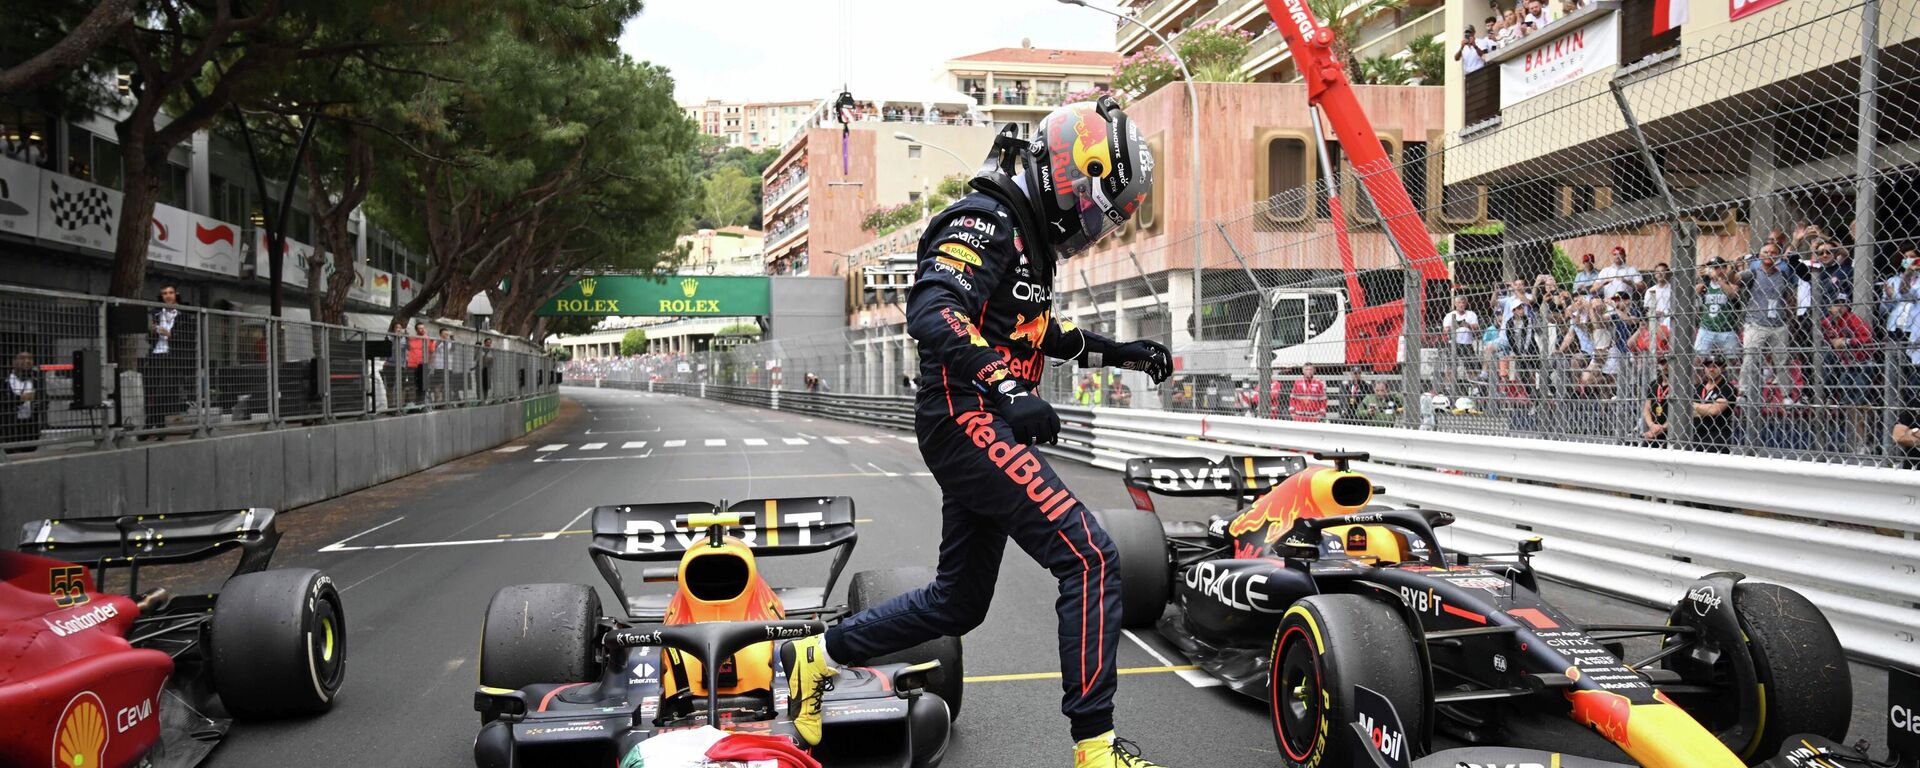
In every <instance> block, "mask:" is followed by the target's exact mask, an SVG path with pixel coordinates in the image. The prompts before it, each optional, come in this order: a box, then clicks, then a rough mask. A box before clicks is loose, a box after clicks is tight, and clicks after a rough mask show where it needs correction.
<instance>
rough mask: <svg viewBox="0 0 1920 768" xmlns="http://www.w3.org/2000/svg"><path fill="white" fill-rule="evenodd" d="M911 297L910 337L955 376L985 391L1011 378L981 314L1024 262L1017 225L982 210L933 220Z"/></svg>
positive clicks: (909, 312)
mask: <svg viewBox="0 0 1920 768" xmlns="http://www.w3.org/2000/svg"><path fill="white" fill-rule="evenodd" d="M934 225H935V226H934V230H933V231H934V232H936V233H938V234H936V235H935V236H934V237H932V238H930V239H928V240H927V248H926V250H925V251H923V252H921V254H920V265H919V268H918V269H917V270H916V272H915V274H914V280H913V288H912V290H911V291H910V292H909V293H908V294H907V332H908V333H909V334H910V335H912V336H913V338H914V340H915V341H918V342H920V343H921V344H923V345H925V348H926V349H928V350H930V351H931V352H932V353H933V357H934V359H935V360H937V361H939V363H940V364H941V365H942V366H943V367H945V368H946V369H947V373H948V375H949V376H951V377H955V378H959V379H966V380H972V381H974V382H976V383H978V384H980V385H981V387H982V388H983V389H986V388H987V385H989V384H991V383H992V382H995V381H998V380H1000V379H1002V378H1005V377H1006V373H1007V364H1006V362H1005V361H1004V360H1002V359H1001V357H1000V353H999V351H997V350H995V349H993V348H992V347H990V346H987V342H986V339H984V338H982V337H981V335H980V330H979V324H980V323H981V322H983V321H982V320H981V318H980V310H981V309H982V308H983V307H985V306H986V303H987V299H988V298H989V297H991V296H992V295H993V291H994V289H996V288H998V287H999V285H1000V280H1001V279H1002V276H1003V275H1004V274H1005V272H1006V270H1007V269H1008V265H1009V264H1011V263H1012V262H1013V261H1014V260H1016V259H1018V258H1019V254H1018V252H1017V251H1015V250H1014V248H1013V236H1012V228H1013V227H1012V224H1011V223H1010V222H1009V221H1007V220H1006V219H1004V218H998V217H995V216H994V215H993V214H990V213H983V212H979V211H961V212H952V211H950V212H948V213H945V214H942V215H941V217H940V218H938V219H935V221H934Z"/></svg>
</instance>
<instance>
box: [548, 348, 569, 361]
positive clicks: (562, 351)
mask: <svg viewBox="0 0 1920 768" xmlns="http://www.w3.org/2000/svg"><path fill="white" fill-rule="evenodd" d="M547 357H550V358H553V361H554V362H556V363H564V362H567V361H568V360H572V359H573V353H572V352H569V351H567V348H566V347H548V348H547Z"/></svg>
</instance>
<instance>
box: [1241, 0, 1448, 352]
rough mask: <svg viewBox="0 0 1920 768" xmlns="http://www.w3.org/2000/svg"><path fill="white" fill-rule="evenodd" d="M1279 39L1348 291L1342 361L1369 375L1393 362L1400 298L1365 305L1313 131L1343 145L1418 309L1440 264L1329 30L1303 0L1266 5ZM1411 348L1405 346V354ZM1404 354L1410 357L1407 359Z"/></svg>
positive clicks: (1324, 155)
mask: <svg viewBox="0 0 1920 768" xmlns="http://www.w3.org/2000/svg"><path fill="white" fill-rule="evenodd" d="M1266 3H1267V12H1268V13H1269V14H1271V15H1272V16H1273V21H1274V24H1275V25H1277V26H1278V27H1279V28H1280V34H1282V35H1285V36H1286V38H1287V49H1288V50H1290V51H1291V52H1292V53H1293V61H1294V66H1295V67H1297V68H1298V69H1299V70H1300V75H1301V77H1302V78H1304V79H1305V80H1306V82H1307V106H1308V107H1309V108H1310V109H1311V112H1312V120H1313V137H1314V141H1315V143H1316V144H1317V145H1318V148H1319V152H1320V166H1321V168H1323V169H1326V170H1325V171H1323V174H1322V175H1323V176H1324V177H1325V178H1327V179H1329V182H1328V187H1327V207H1328V209H1329V213H1330V214H1331V218H1332V220H1333V227H1334V241H1335V243H1336V245H1337V247H1338V248H1339V251H1340V266H1341V268H1342V269H1343V270H1344V271H1345V274H1346V279H1347V294H1348V296H1349V297H1350V299H1351V300H1352V302H1353V311H1352V313H1351V314H1349V315H1348V317H1347V361H1348V362H1349V363H1352V364H1364V365H1372V366H1373V367H1374V368H1375V369H1376V370H1387V369H1390V368H1392V367H1393V364H1394V362H1395V360H1396V358H1397V357H1398V354H1397V350H1398V344H1399V337H1400V335H1401V332H1402V331H1403V330H1404V319H1405V299H1402V300H1401V301H1393V302H1388V303H1386V304H1381V305H1378V306H1368V305H1367V296H1366V292H1365V291H1364V290H1363V289H1362V288H1361V287H1360V276H1359V274H1358V273H1356V272H1355V271H1354V268H1353V247H1352V245H1350V244H1349V243H1348V241H1347V225H1346V221H1345V220H1344V217H1343V216H1342V215H1341V208H1340V198H1339V186H1340V185H1339V183H1338V179H1337V178H1336V177H1335V175H1334V170H1335V169H1333V168H1332V167H1331V163H1330V162H1329V156H1328V152H1327V143H1326V138H1325V137H1323V136H1322V135H1321V133H1320V121H1321V118H1322V116H1323V115H1324V116H1325V119H1326V122H1327V123H1328V124H1329V125H1331V126H1333V133H1334V137H1335V138H1337V139H1338V140H1339V141H1340V145H1341V146H1342V147H1345V148H1346V155H1347V158H1348V162H1350V163H1352V165H1353V169H1354V172H1355V174H1356V175H1357V176H1359V178H1360V184H1361V187H1362V188H1363V190H1364V191H1365V193H1366V195H1367V197H1368V198H1370V199H1371V200H1372V201H1373V209H1374V210H1375V211H1377V212H1378V213H1379V215H1380V219H1381V220H1382V221H1383V222H1385V224H1386V232H1387V238H1388V240H1389V241H1391V242H1392V243H1393V248H1394V250H1395V251H1396V252H1398V253H1399V254H1400V258H1401V261H1402V263H1404V264H1405V265H1406V266H1407V267H1409V268H1411V269H1414V270H1416V271H1418V272H1419V273H1420V276H1421V278H1422V279H1421V286H1420V289H1419V290H1418V291H1417V292H1416V293H1415V294H1414V296H1412V297H1411V298H1413V299H1414V300H1416V301H1421V302H1422V304H1421V305H1422V306H1424V301H1423V299H1424V296H1425V291H1426V283H1428V282H1432V281H1444V280H1447V279H1448V278H1447V266H1446V264H1445V263H1444V262H1442V261H1441V260H1440V254H1439V253H1438V252H1436V251H1435V250H1434V249H1433V242H1432V241H1430V240H1428V239H1427V238H1428V235H1427V227H1426V225H1425V223H1423V222H1422V221H1421V220H1420V214H1419V212H1417V211H1415V210H1414V209H1413V201H1412V200H1410V199H1408V198H1407V190H1406V186H1405V185H1404V184H1403V183H1402V182H1401V180H1400V174H1399V172H1398V171H1395V170H1394V168H1393V160H1392V158H1390V157H1388V156H1387V152H1386V150H1385V149H1383V148H1382V147H1381V146H1380V139H1379V136H1378V135H1377V134H1375V133H1374V131H1373V122H1372V121H1370V120H1368V119H1367V113H1366V110H1364V109H1362V108H1361V107H1360V100H1359V98H1357V97H1356V96H1355V95H1354V93H1353V83H1352V82H1350V81H1349V80H1347V69H1346V65H1345V62H1342V61H1340V59H1339V57H1338V56H1335V55H1334V52H1333V46H1332V43H1333V33H1332V32H1330V31H1328V30H1327V29H1326V28H1325V27H1322V26H1320V21H1319V20H1318V19H1315V18H1314V16H1313V11H1312V10H1311V9H1309V8H1307V4H1306V2H1305V0H1266ZM1414 347H1415V345H1412V344H1410V345H1409V349H1412V348H1414ZM1410 357H1411V356H1410Z"/></svg>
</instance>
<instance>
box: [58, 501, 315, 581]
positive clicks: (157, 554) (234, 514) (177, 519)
mask: <svg viewBox="0 0 1920 768" xmlns="http://www.w3.org/2000/svg"><path fill="white" fill-rule="evenodd" d="M273 517H274V513H273V510H271V509H268V508H266V507H247V508H244V509H228V510H214V511H209V512H173V513H168V514H163V515H121V516H119V517H89V518H73V519H59V518H48V519H45V520H31V521H28V522H27V523H26V524H25V525H22V526H21V527H20V551H22V552H31V553H34V554H40V555H46V556H48V557H56V558H59V559H62V560H66V561H67V562H70V563H77V564H82V565H92V566H94V567H95V568H96V569H98V570H104V569H107V568H126V569H128V573H129V576H128V579H129V581H130V582H131V585H130V586H129V588H128V591H129V592H137V591H139V588H140V566H142V565H164V564H170V563H191V562H198V561H201V560H207V559H210V558H213V557H215V556H218V555H220V554H223V553H225V552H226V551H227V550H229V549H236V548H237V549H239V550H240V564H239V565H237V566H235V567H234V570H233V575H235V576H238V575H240V574H243V573H254V572H256V571H262V570H266V567H267V563H268V562H269V561H271V560H272V559H273V550H274V548H275V547H276V546H278V545H279V543H280V530H279V528H277V527H275V526H274V524H273Z"/></svg>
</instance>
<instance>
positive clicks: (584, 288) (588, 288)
mask: <svg viewBox="0 0 1920 768" xmlns="http://www.w3.org/2000/svg"><path fill="white" fill-rule="evenodd" d="M580 295H582V296H592V295H593V278H591V277H589V278H587V279H585V280H581V281H580Z"/></svg>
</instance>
